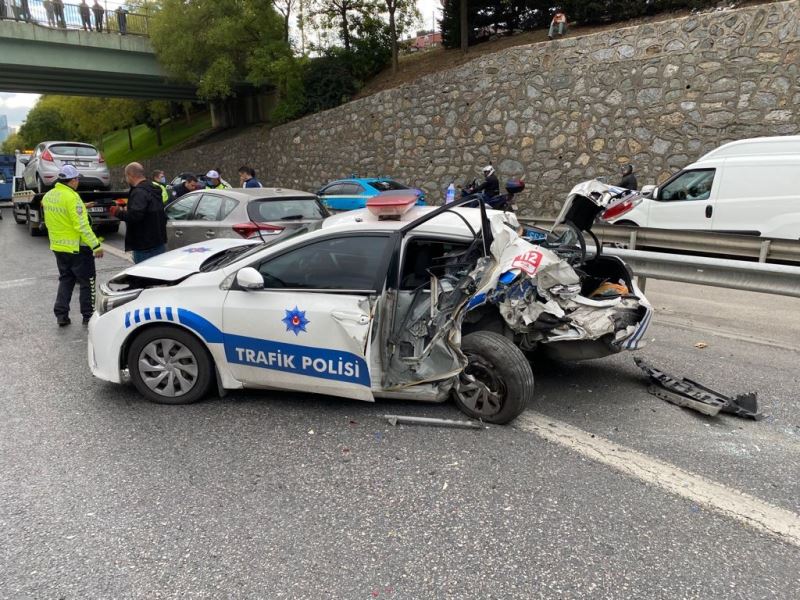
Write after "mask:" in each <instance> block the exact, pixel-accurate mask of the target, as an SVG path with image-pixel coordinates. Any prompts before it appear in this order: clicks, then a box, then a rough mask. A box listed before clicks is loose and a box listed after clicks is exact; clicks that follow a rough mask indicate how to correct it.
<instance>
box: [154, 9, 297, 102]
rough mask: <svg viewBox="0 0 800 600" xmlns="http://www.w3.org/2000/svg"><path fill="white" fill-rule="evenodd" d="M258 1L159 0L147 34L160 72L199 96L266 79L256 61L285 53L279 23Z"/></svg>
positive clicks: (226, 93) (220, 94) (218, 95)
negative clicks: (187, 85)
mask: <svg viewBox="0 0 800 600" xmlns="http://www.w3.org/2000/svg"><path fill="white" fill-rule="evenodd" d="M283 25H284V24H283V20H282V18H281V16H280V15H278V13H277V12H276V11H275V9H274V8H273V7H272V6H271V4H267V3H265V2H263V1H260V0H192V2H185V1H184V0H163V1H162V2H161V10H160V12H159V15H158V18H156V19H151V20H150V37H151V39H152V42H153V46H154V48H155V50H156V53H157V55H158V59H159V61H160V62H161V64H162V65H163V66H164V68H165V69H166V71H167V72H168V73H169V74H170V75H171V76H172V77H173V78H174V79H177V80H180V81H187V82H190V83H195V84H197V86H198V95H199V96H200V97H201V98H203V99H205V100H217V99H225V98H228V97H231V96H234V95H235V94H236V88H237V85H239V84H241V83H243V82H245V81H248V82H250V83H252V84H255V85H262V84H266V83H270V82H269V81H268V80H266V79H265V74H266V73H268V72H269V69H268V68H265V66H264V65H263V64H262V63H263V61H265V60H266V61H270V60H272V59H273V57H275V56H282V55H285V54H286V53H287V52H289V49H288V45H287V44H286V43H285V41H284V26H283Z"/></svg>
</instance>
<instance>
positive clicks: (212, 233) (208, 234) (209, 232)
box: [206, 229, 217, 238]
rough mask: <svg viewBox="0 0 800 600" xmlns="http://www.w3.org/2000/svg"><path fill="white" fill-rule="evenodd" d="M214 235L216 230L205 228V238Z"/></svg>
mask: <svg viewBox="0 0 800 600" xmlns="http://www.w3.org/2000/svg"><path fill="white" fill-rule="evenodd" d="M215 235H217V232H216V231H214V230H213V229H208V230H206V238H212V237H214V236H215Z"/></svg>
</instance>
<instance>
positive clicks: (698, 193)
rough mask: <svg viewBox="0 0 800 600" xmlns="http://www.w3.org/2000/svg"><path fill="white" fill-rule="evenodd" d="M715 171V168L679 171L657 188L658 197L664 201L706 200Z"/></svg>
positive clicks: (709, 193)
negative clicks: (675, 175)
mask: <svg viewBox="0 0 800 600" xmlns="http://www.w3.org/2000/svg"><path fill="white" fill-rule="evenodd" d="M715 173H716V169H698V170H696V171H686V172H685V173H681V174H680V175H679V176H678V177H676V178H675V179H673V180H672V181H670V182H669V183H667V184H666V185H664V186H663V187H662V188H661V189H660V190H659V193H658V199H659V200H663V201H665V202H670V201H673V200H708V198H709V197H710V196H711V185H712V184H713V183H714V174H715Z"/></svg>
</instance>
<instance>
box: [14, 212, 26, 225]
mask: <svg viewBox="0 0 800 600" xmlns="http://www.w3.org/2000/svg"><path fill="white" fill-rule="evenodd" d="M12 213H13V214H14V222H15V223H16V224H17V225H25V224H26V223H27V222H28V221H27V219H26V218H25V217H20V216H19V215H18V214H17V209H16V208H12Z"/></svg>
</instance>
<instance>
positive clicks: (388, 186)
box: [370, 179, 409, 192]
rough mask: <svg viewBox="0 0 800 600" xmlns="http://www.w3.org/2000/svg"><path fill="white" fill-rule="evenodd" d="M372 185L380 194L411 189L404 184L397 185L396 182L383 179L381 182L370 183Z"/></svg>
mask: <svg viewBox="0 0 800 600" xmlns="http://www.w3.org/2000/svg"><path fill="white" fill-rule="evenodd" d="M370 185H371V186H372V187H374V188H375V189H376V190H378V191H379V192H388V191H390V190H407V189H409V188H408V186H407V185H403V184H402V183H397V182H396V181H392V180H391V179H381V180H380V181H372V182H370Z"/></svg>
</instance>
